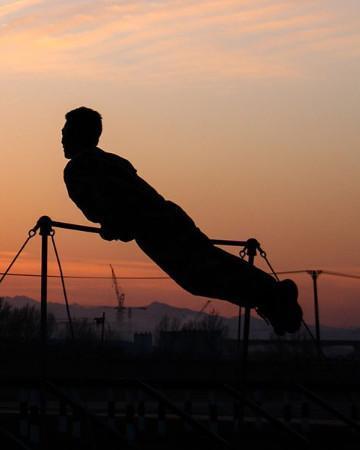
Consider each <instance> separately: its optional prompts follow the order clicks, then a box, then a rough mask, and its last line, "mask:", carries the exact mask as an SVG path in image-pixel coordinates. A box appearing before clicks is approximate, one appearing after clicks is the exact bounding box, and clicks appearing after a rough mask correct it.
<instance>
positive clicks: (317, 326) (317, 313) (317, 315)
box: [308, 270, 322, 349]
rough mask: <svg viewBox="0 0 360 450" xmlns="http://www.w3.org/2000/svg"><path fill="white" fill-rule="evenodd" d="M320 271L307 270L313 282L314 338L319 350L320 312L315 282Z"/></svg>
mask: <svg viewBox="0 0 360 450" xmlns="http://www.w3.org/2000/svg"><path fill="white" fill-rule="evenodd" d="M321 273H322V270H309V271H308V274H309V275H310V276H311V278H312V281H313V292H314V314H315V336H316V343H317V346H318V348H319V349H320V343H321V336H320V311H319V297H318V286H317V280H318V277H319V275H320V274H321Z"/></svg>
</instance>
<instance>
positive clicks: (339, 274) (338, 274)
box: [0, 269, 360, 280]
mask: <svg viewBox="0 0 360 450" xmlns="http://www.w3.org/2000/svg"><path fill="white" fill-rule="evenodd" d="M314 271H315V272H320V273H321V274H322V275H330V276H335V277H344V278H352V279H355V280H360V275H354V274H350V273H343V272H333V271H330V270H321V269H316V270H315V269H307V270H306V269H302V270H287V271H282V272H277V274H278V275H290V274H303V273H306V274H309V273H311V272H314ZM3 274H4V272H0V275H3ZM7 276H12V277H31V278H40V277H41V275H40V274H34V273H8V274H7ZM48 278H61V276H60V275H48ZM64 278H67V279H74V280H75V279H79V280H81V279H83V280H112V277H109V276H96V275H66V276H64ZM116 279H117V280H170V279H171V277H169V276H151V277H149V276H148V277H145V276H141V277H137V276H132V277H116Z"/></svg>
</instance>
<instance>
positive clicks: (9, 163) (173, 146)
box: [0, 0, 360, 326]
mask: <svg viewBox="0 0 360 450" xmlns="http://www.w3.org/2000/svg"><path fill="white" fill-rule="evenodd" d="M359 13H360V4H359V2H358V1H356V0H347V1H345V2H344V1H340V0H327V1H325V0H311V1H310V0H304V1H302V2H296V1H276V0H251V1H250V0H203V1H195V0H182V1H179V0H173V1H170V0H163V1H151V0H147V1H145V0H144V1H140V0H135V1H121V2H116V1H109V0H96V1H89V0H74V1H72V2H66V1H64V0H53V1H52V2H46V1H45V0H18V1H2V2H0V49H1V55H2V56H1V61H0V65H1V71H0V80H1V87H2V90H1V99H2V101H1V104H0V120H1V124H2V127H1V129H2V164H1V167H0V188H1V197H0V204H1V211H2V215H1V216H2V217H1V218H2V220H1V225H0V271H2V270H3V269H5V267H6V266H7V264H8V262H9V261H10V259H11V258H12V256H13V255H14V254H15V253H16V251H17V250H18V248H19V247H20V245H21V244H22V242H23V241H24V239H25V236H26V233H27V231H28V230H29V228H31V227H32V226H33V225H34V223H35V222H36V220H37V219H38V218H39V217H40V216H41V215H43V214H46V215H49V216H50V217H52V218H54V219H57V220H62V221H68V222H75V223H83V224H85V223H87V222H86V220H85V219H84V217H83V216H82V214H81V213H80V211H78V210H77V208H76V207H75V205H74V204H73V203H72V202H71V201H70V200H69V199H68V197H67V193H66V189H65V186H64V183H63V180H62V170H63V167H64V165H65V163H66V161H65V160H64V158H63V154H62V149H61V145H60V130H61V128H62V126H63V121H64V114H65V113H66V112H67V111H68V110H70V109H72V108H74V107H77V106H80V105H86V106H89V107H92V108H94V109H97V110H99V111H100V113H101V114H102V115H103V118H104V133H103V138H102V141H101V143H100V147H102V148H104V149H106V150H108V151H111V152H114V153H118V154H120V155H121V156H123V157H125V158H127V159H129V160H130V161H131V162H132V163H133V164H134V166H135V167H136V168H137V169H138V172H139V174H140V175H141V176H142V177H143V178H145V179H146V180H147V181H149V182H150V183H151V184H152V185H153V186H154V187H155V188H156V189H157V190H158V191H159V192H160V193H161V194H163V195H164V196H165V197H166V198H168V199H170V200H173V201H175V202H176V203H178V204H179V205H181V206H182V207H183V208H184V209H185V210H186V211H187V212H188V213H189V214H190V215H191V216H192V217H193V218H194V220H195V221H196V223H197V224H198V226H199V227H200V228H201V229H202V230H203V231H204V232H206V233H207V234H208V235H209V236H210V237H213V238H222V239H247V238H248V237H252V236H254V237H256V238H257V239H258V240H259V241H260V242H261V244H262V246H263V247H264V249H265V250H266V251H267V252H268V255H269V257H270V260H271V262H272V263H273V265H274V267H275V268H276V269H278V270H280V271H281V270H291V269H313V268H315V269H316V268H321V269H329V270H338V271H342V272H350V273H355V274H360V265H359V254H360V243H359V236H358V233H359V231H358V230H359V209H358V203H359V197H360V196H359V194H360V184H359V169H360V156H359V144H360V138H359V131H358V128H359V126H358V124H359V119H360V106H359V105H360V101H359V100H360V95H359V94H360V86H359V79H360V77H359V75H360V58H359V56H360V55H359V53H360V14H359ZM56 238H57V242H58V246H59V250H60V252H61V255H62V259H63V264H64V271H65V273H66V274H69V275H70V274H72V275H76V274H79V275H88V274H89V275H91V274H92V275H110V271H109V266H108V264H109V263H112V264H113V265H114V266H115V268H116V271H117V274H118V275H119V276H123V277H125V276H132V275H135V276H153V275H162V273H161V272H160V270H159V269H157V268H156V267H155V266H154V265H153V263H151V262H150V261H149V260H148V259H147V258H146V257H145V256H144V255H143V254H142V253H141V251H140V250H139V249H138V248H137V247H136V245H135V244H132V243H130V244H122V243H108V242H104V241H102V240H101V239H99V238H96V237H94V236H88V235H82V234H79V233H69V232H62V231H58V232H57V235H56ZM232 250H233V251H236V249H232ZM39 254H40V253H39V241H38V240H37V242H36V243H35V242H32V243H31V245H30V246H29V248H28V249H27V252H26V254H25V255H24V257H23V258H22V259H21V260H20V261H19V264H18V265H17V266H16V267H15V269H14V271H17V272H24V271H25V272H32V273H33V272H38V271H39ZM261 266H262V267H264V266H263V265H261ZM52 271H53V272H54V273H55V272H56V270H55V267H54V266H52ZM295 280H296V281H297V282H298V283H299V285H300V289H301V297H300V299H301V303H302V305H303V306H304V308H305V312H306V318H308V320H309V321H310V322H312V305H311V298H312V297H311V280H310V277H308V276H298V277H295ZM319 283H320V300H321V312H322V317H323V320H324V322H325V323H327V324H332V325H339V326H343V325H353V326H356V325H359V322H360V321H359V317H360V314H359V313H360V306H359V301H358V299H359V290H360V281H357V280H347V279H338V278H330V277H325V276H322V277H321V278H320V281H319ZM121 284H122V285H123V287H124V289H125V290H126V292H127V299H128V302H129V304H142V303H149V302H151V301H153V300H161V301H167V302H169V303H171V304H173V305H176V306H184V307H192V308H194V309H196V308H198V309H200V308H201V306H202V304H203V299H199V298H193V297H191V296H190V295H188V294H186V293H185V292H183V291H182V290H181V289H180V288H178V287H177V286H176V285H175V284H174V283H172V282H171V281H167V280H164V281H124V282H123V283H121ZM59 288H60V286H59V284H58V283H55V282H51V283H50V297H51V299H52V300H59V299H61V291H60V289H59ZM15 294H19V295H20V294H27V295H30V296H32V297H35V298H38V295H39V283H38V281H37V280H32V279H25V278H22V279H19V278H15V277H14V278H11V279H10V278H9V279H8V280H6V281H5V282H4V283H3V284H2V286H1V287H0V295H15ZM69 294H70V299H71V300H72V301H77V302H79V301H80V302H84V303H93V304H94V303H99V301H100V302H101V301H103V302H104V303H107V304H109V303H111V302H113V301H114V300H113V293H112V290H111V284H110V282H108V281H94V282H90V281H88V282H86V281H71V282H69ZM99 299H100V300H99ZM216 307H217V309H218V310H219V311H220V312H221V313H226V314H234V313H235V311H236V308H234V307H232V306H231V305H229V304H226V303H225V302H220V301H219V302H216Z"/></svg>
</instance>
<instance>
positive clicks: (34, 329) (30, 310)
mask: <svg viewBox="0 0 360 450" xmlns="http://www.w3.org/2000/svg"><path fill="white" fill-rule="evenodd" d="M40 321H41V314H40V311H39V310H38V309H37V308H36V307H35V306H30V305H25V306H23V307H21V308H16V307H15V308H14V307H12V306H11V305H10V304H9V303H8V302H6V301H5V300H4V299H3V298H0V339H10V340H19V341H25V342H28V341H33V340H36V339H39V336H40ZM55 327H56V321H55V317H54V315H53V314H48V336H49V337H51V335H52V334H53V333H54V331H55Z"/></svg>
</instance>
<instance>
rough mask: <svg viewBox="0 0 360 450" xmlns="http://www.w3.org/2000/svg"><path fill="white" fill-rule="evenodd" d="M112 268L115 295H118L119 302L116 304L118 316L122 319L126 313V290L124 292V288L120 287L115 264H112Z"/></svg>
mask: <svg viewBox="0 0 360 450" xmlns="http://www.w3.org/2000/svg"><path fill="white" fill-rule="evenodd" d="M110 269H111V277H112V283H113V287H114V290H115V295H116V300H117V302H118V304H117V306H116V308H115V309H116V310H117V317H118V320H119V321H120V320H121V319H122V318H123V313H124V309H125V308H124V303H125V292H123V290H122V289H120V286H119V284H118V281H117V278H116V275H115V271H114V268H113V266H112V265H111V264H110Z"/></svg>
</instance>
